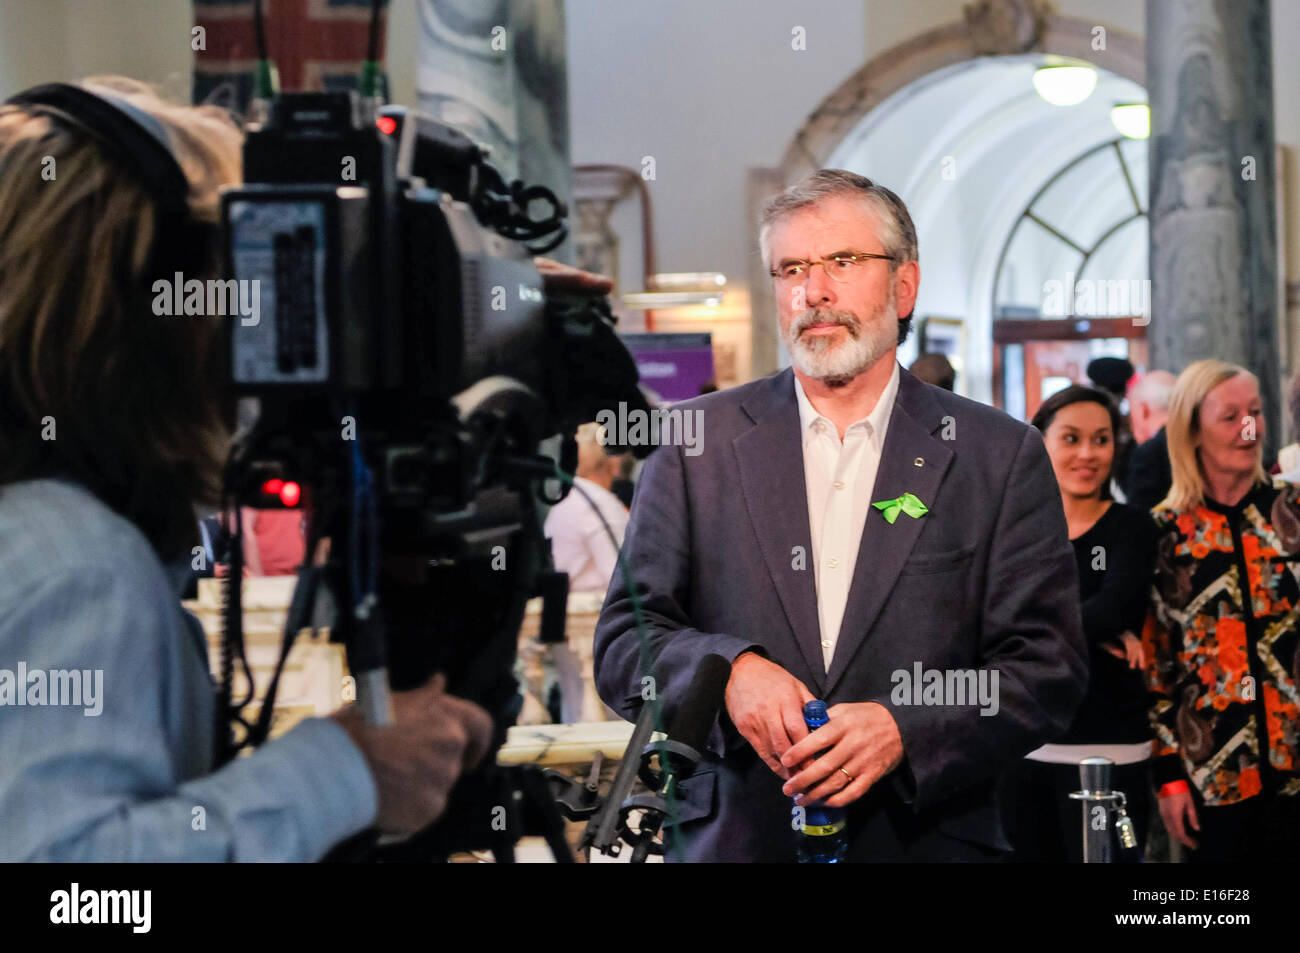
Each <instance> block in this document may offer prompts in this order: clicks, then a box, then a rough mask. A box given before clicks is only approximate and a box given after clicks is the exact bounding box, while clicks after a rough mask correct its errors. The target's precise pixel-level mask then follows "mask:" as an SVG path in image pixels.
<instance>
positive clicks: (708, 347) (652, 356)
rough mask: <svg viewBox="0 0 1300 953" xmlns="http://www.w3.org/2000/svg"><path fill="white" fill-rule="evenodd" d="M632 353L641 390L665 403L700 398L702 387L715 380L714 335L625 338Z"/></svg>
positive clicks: (637, 336)
mask: <svg viewBox="0 0 1300 953" xmlns="http://www.w3.org/2000/svg"><path fill="white" fill-rule="evenodd" d="M620 337H621V338H622V339H623V343H624V344H626V345H627V349H628V350H629V351H631V352H632V357H633V359H634V360H635V361H636V367H637V370H638V371H639V372H640V373H641V387H642V388H644V389H646V390H650V391H653V392H654V393H655V394H656V395H657V396H658V397H659V398H660V399H662V400H665V401H678V400H687V399H688V398H691V397H698V396H699V394H700V387H701V386H702V385H704V384H706V383H708V382H709V381H712V380H713V376H714V370H713V335H711V334H707V333H705V334H623V335H620Z"/></svg>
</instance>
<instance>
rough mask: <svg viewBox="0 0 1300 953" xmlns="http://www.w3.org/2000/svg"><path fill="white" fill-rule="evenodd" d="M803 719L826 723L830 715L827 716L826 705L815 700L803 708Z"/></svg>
mask: <svg viewBox="0 0 1300 953" xmlns="http://www.w3.org/2000/svg"><path fill="white" fill-rule="evenodd" d="M803 717H804V720H805V721H825V720H826V719H827V718H828V717H829V715H827V714H826V703H825V702H824V701H821V700H820V699H813V700H812V701H810V702H808V703H807V704H805V705H804V706H803Z"/></svg>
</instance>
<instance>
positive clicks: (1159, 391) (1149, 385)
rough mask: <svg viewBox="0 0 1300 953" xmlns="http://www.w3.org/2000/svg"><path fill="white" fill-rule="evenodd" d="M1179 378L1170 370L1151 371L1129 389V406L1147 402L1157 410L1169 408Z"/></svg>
mask: <svg viewBox="0 0 1300 953" xmlns="http://www.w3.org/2000/svg"><path fill="white" fill-rule="evenodd" d="M1175 383H1177V378H1175V377H1174V375H1173V374H1171V373H1169V372H1168V371H1163V372H1162V371H1149V372H1147V373H1146V374H1144V375H1142V378H1141V379H1140V380H1139V381H1138V382H1137V383H1136V384H1134V385H1133V389H1132V390H1131V391H1129V394H1128V402H1129V406H1130V407H1131V406H1132V405H1134V404H1136V403H1143V404H1147V405H1149V406H1150V407H1152V408H1154V409H1155V410H1168V409H1169V401H1170V400H1171V399H1172V398H1173V394H1174V384H1175Z"/></svg>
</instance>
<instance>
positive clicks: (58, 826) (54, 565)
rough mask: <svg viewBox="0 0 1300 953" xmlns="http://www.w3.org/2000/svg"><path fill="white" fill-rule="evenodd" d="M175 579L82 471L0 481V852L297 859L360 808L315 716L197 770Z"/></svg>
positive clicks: (346, 767) (204, 732)
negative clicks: (80, 476)
mask: <svg viewBox="0 0 1300 953" xmlns="http://www.w3.org/2000/svg"><path fill="white" fill-rule="evenodd" d="M178 582H179V579H178V574H177V573H170V574H169V573H168V571H167V570H166V569H164V567H163V565H162V564H161V563H160V562H159V560H158V557H157V555H156V553H155V551H154V549H153V547H152V546H150V545H149V542H148V541H147V540H146V539H145V537H144V536H143V535H142V534H141V533H140V531H139V530H138V529H137V528H136V527H135V526H134V525H133V524H132V523H130V522H129V521H127V520H125V519H123V518H122V517H120V516H118V515H117V514H116V513H114V512H113V511H112V510H110V509H109V508H108V507H106V506H105V505H104V504H103V503H101V502H100V501H99V500H98V499H97V498H96V497H95V496H94V495H92V494H91V493H89V492H88V491H87V490H86V489H84V488H83V487H81V486H78V485H76V484H73V483H67V482H63V481H57V480H32V481H28V482H22V483H15V484H9V485H6V486H3V487H0V861H21V860H46V861H227V860H235V861H312V860H317V859H319V858H320V857H321V856H323V855H324V854H325V852H326V851H327V850H328V849H329V848H330V847H332V846H333V845H334V844H335V843H337V842H338V841H340V840H342V839H344V838H346V837H349V836H351V835H352V834H354V833H356V832H358V831H360V830H362V829H364V828H365V827H367V826H369V825H370V824H371V823H372V822H373V821H374V818H375V815H376V811H377V803H378V801H377V792H376V788H375V783H374V779H373V777H372V776H371V773H370V770H369V768H368V767H367V765H366V762H365V760H364V758H363V757H362V755H361V752H360V751H359V750H358V749H357V747H356V746H355V745H354V744H353V743H352V741H351V739H350V738H349V737H348V735H347V733H346V732H345V731H344V730H343V729H342V728H340V727H339V726H338V725H336V724H335V723H334V722H332V721H330V720H328V719H323V718H312V719H308V720H307V721H304V722H302V723H301V724H300V725H298V726H297V727H296V728H294V729H293V730H292V731H290V732H288V733H287V734H285V735H284V736H282V737H280V738H278V739H276V740H275V741H272V742H269V743H268V744H266V745H263V746H262V747H261V748H259V749H258V750H257V751H255V752H253V753H252V754H251V755H248V756H247V757H244V758H240V759H237V760H236V761H234V762H232V763H230V764H228V765H226V766H225V767H223V768H222V769H221V770H219V771H216V772H213V771H212V749H213V743H212V742H213V718H214V705H215V693H214V691H213V686H212V680H211V677H210V675H209V673H208V659H207V648H206V643H205V640H204V637H203V633H202V630H201V629H200V627H199V625H198V621H197V620H196V619H195V618H194V617H193V616H191V615H189V614H188V613H186V612H184V611H182V610H181V608H180V604H179V600H178V592H179V589H178V588H177V583H178ZM74 671H75V672H77V673H80V676H81V679H80V681H81V686H80V687H82V688H84V692H85V694H84V695H83V696H82V697H81V698H80V699H78V698H77V697H76V695H75V694H74V691H73V689H74V687H76V686H75V683H76V681H77V678H76V676H73V675H71V674H70V673H72V672H74ZM20 672H25V673H26V678H25V680H26V682H27V684H26V685H21V684H18V675H19V673H20ZM96 672H102V682H101V683H100V684H101V686H102V687H101V689H100V690H99V691H98V692H96V691H95V688H94V685H95V682H96V679H97V678H98V676H96V675H95V674H94V673H96ZM37 673H41V674H37ZM58 673H64V674H58ZM40 683H43V687H44V691H43V692H40V691H37V688H38V686H39V684H40ZM56 685H57V686H58V689H59V690H58V691H56V690H55V687H56ZM92 695H95V696H97V697H94V698H92V697H91V696H92ZM69 701H71V702H72V703H71V704H67V703H66V702H69ZM20 702H21V703H20ZM51 702H65V704H58V705H56V704H50V703H51ZM96 709H98V713H97V714H96V713H95V711H96Z"/></svg>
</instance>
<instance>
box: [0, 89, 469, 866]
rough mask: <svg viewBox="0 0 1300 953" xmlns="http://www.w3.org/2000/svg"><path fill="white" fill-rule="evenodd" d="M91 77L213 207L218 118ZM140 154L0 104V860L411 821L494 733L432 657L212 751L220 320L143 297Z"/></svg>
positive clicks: (225, 146) (221, 435)
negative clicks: (208, 597)
mask: <svg viewBox="0 0 1300 953" xmlns="http://www.w3.org/2000/svg"><path fill="white" fill-rule="evenodd" d="M86 85H87V86H88V87H89V88H92V89H93V90H94V91H95V92H98V93H100V94H105V95H115V96H117V97H119V98H120V99H124V100H126V101H127V102H129V103H130V104H132V105H133V106H135V107H136V108H137V109H140V110H143V111H145V112H146V113H148V114H149V115H150V116H152V117H153V118H154V119H155V120H156V121H157V123H159V124H161V126H162V128H163V129H164V130H165V132H166V134H167V136H168V138H169V139H170V140H171V142H172V146H173V149H174V150H175V152H176V153H177V156H178V159H179V161H180V164H181V167H182V169H183V170H184V172H185V175H186V178H187V179H188V181H189V204H190V207H191V212H192V216H193V217H194V218H195V219H196V220H199V221H205V222H212V223H215V222H217V221H218V190H219V189H220V187H221V186H222V185H225V184H227V183H235V182H237V181H238V179H239V177H240V144H241V134H240V132H239V130H238V129H237V128H236V127H235V126H234V125H233V124H232V123H231V122H230V120H229V118H228V117H227V116H226V114H225V113H224V112H222V111H220V110H218V109H215V108H205V107H197V108H191V107H182V106H176V105H172V104H169V103H166V102H164V101H163V100H161V99H160V98H158V97H157V96H156V95H155V94H154V93H153V92H151V91H150V90H149V89H148V88H147V87H144V86H142V85H141V84H137V83H134V82H132V81H129V80H122V79H111V80H100V81H87V84H86ZM138 176H139V173H138V171H137V170H135V169H133V168H129V167H127V166H126V165H125V164H124V163H122V162H121V161H120V160H119V159H118V158H117V157H116V156H115V154H114V152H113V150H112V148H111V147H110V146H109V145H107V144H106V143H105V142H103V141H101V140H100V139H99V138H98V137H97V136H95V135H93V134H92V133H91V132H90V131H89V130H87V129H86V128H84V127H83V126H81V125H80V124H79V123H77V122H76V121H74V120H72V119H70V118H69V117H67V116H66V115H63V114H61V113H59V112H58V111H57V110H53V109H50V108H48V107H43V106H38V107H22V106H3V107H0V234H3V235H4V241H3V243H2V244H0V860H3V861H14V860H56V861H74V860H75V861H109V860H140V861H145V860H148V861H176V860H198V861H219V860H220V861H224V860H239V861H250V860H283V861H310V860H316V859H319V858H320V857H321V856H323V855H324V854H325V852H326V851H327V850H328V849H329V848H330V847H332V846H333V845H334V844H336V843H337V842H339V841H341V840H343V839H344V838H347V837H349V836H351V835H352V834H354V833H356V832H358V831H360V830H363V829H365V828H367V827H369V826H371V825H372V824H377V825H378V826H379V827H380V828H381V829H383V830H385V831H390V832H398V833H401V832H411V831H415V830H418V829H420V828H422V827H424V826H426V825H427V824H429V823H430V822H432V821H433V820H434V819H435V818H436V817H438V816H439V814H440V813H441V812H442V811H443V809H444V807H445V805H446V801H447V796H448V792H449V790H450V789H451V787H452V785H453V784H454V783H455V781H456V779H457V777H458V776H459V775H460V774H461V772H462V771H465V770H468V769H469V768H471V767H473V766H474V765H475V764H476V763H477V762H478V761H479V760H480V759H481V758H482V757H483V755H484V753H485V751H486V749H487V746H488V743H489V737H490V734H491V722H490V719H489V718H488V716H487V715H486V713H485V712H483V711H482V709H480V708H479V707H478V706H476V705H474V704H472V703H470V702H468V701H465V700H463V699H459V698H455V697H453V696H451V695H449V694H447V693H446V691H445V686H444V682H443V679H442V677H441V676H435V677H434V678H433V679H432V680H431V681H429V682H428V683H427V684H426V685H424V686H423V687H421V688H419V689H418V690H415V691H411V692H405V693H397V694H395V695H394V699H393V702H394V703H393V709H394V717H393V721H392V723H391V724H390V725H388V726H384V727H373V726H369V725H366V724H364V723H363V722H362V720H361V719H360V717H359V715H358V714H357V713H356V712H354V711H351V710H345V711H342V712H339V713H336V714H335V715H333V716H331V717H329V718H313V719H308V720H306V721H304V722H303V723H301V724H300V725H298V726H297V727H295V728H294V729H293V730H292V731H290V732H288V733H287V734H285V735H284V736H283V737H280V738H278V739H276V740H274V741H271V742H270V743H268V744H266V745H264V746H263V747H261V748H260V749H258V750H256V751H255V752H253V753H252V754H250V755H249V756H248V757H245V758H240V759H237V760H235V761H233V762H231V763H230V764H228V765H226V766H224V767H222V768H221V769H220V770H217V771H215V772H214V771H213V770H212V766H213V765H212V759H213V749H214V745H213V732H214V726H215V712H214V705H215V696H214V693H213V691H212V684H211V679H210V676H209V673H208V657H207V649H206V643H205V640H204V637H203V634H202V632H201V631H200V629H199V627H198V625H197V622H196V620H194V619H193V617H191V616H189V615H188V614H186V613H184V612H182V611H181V609H180V607H179V604H178V592H179V589H180V586H181V585H183V583H184V581H185V576H186V574H187V572H188V569H189V559H190V551H191V547H192V546H195V545H196V544H197V542H198V530H197V526H196V520H195V512H194V506H195V504H197V503H209V504H211V503H215V502H216V496H217V491H218V487H219V474H220V470H221V465H222V462H223V460H224V457H225V454H226V452H227V449H228V446H229V438H228V432H227V429H226V427H225V426H224V424H223V420H222V415H221V413H220V410H219V400H218V387H217V382H218V381H219V380H220V379H221V372H220V369H219V368H220V363H219V361H218V360H217V355H216V353H215V350H216V349H215V343H216V341H217V339H218V331H219V321H220V319H219V318H216V317H213V316H190V317H175V316H168V317H160V316H157V315H156V314H154V313H153V312H152V310H151V308H150V306H149V302H150V297H149V296H148V295H147V294H146V295H142V294H141V289H142V288H144V289H146V290H147V289H148V287H149V285H148V282H149V280H150V278H151V277H153V276H151V275H149V273H148V271H149V263H150V258H151V254H150V252H151V245H152V240H153V235H154V231H155V227H156V208H155V203H154V200H153V199H152V198H151V196H150V192H149V191H148V190H147V189H146V188H145V187H144V184H143V183H142V182H141V181H140V179H139V177H138ZM168 277H170V276H168ZM185 277H186V278H190V277H200V278H202V277H208V276H207V275H194V276H191V275H186V276H185ZM15 673H17V674H15ZM6 675H7V676H8V678H7V679H6ZM72 687H75V688H76V689H77V690H76V691H75V692H74V691H71V690H70V689H71V688H72Z"/></svg>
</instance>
